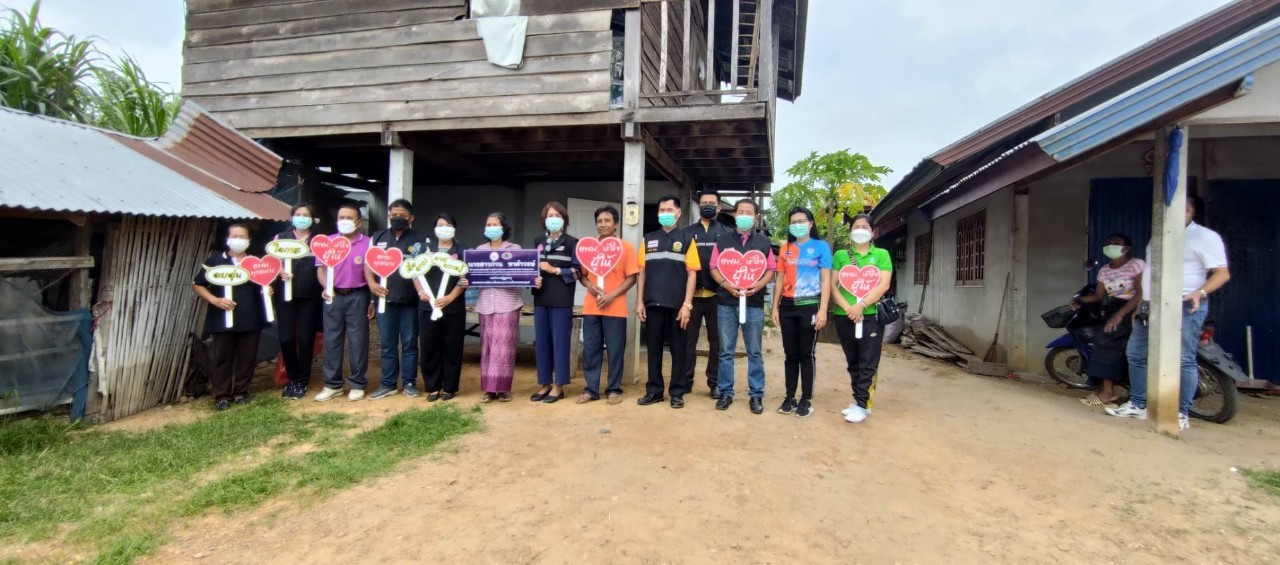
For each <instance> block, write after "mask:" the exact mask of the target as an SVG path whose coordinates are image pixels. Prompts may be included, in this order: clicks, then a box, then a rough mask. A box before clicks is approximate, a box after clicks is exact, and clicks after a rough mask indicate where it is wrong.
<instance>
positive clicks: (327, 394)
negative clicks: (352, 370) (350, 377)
mask: <svg viewBox="0 0 1280 565" xmlns="http://www.w3.org/2000/svg"><path fill="white" fill-rule="evenodd" d="M340 395H342V389H340V388H329V387H325V388H324V390H321V391H320V394H317V395H316V402H328V401H329V400H331V399H332V398H333V397H335V396H340Z"/></svg>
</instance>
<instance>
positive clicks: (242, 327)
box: [192, 251, 267, 333]
mask: <svg viewBox="0 0 1280 565" xmlns="http://www.w3.org/2000/svg"><path fill="white" fill-rule="evenodd" d="M234 264H235V261H233V260H232V259H231V256H230V255H229V254H227V253H226V252H224V251H215V252H214V253H213V254H212V255H209V258H208V259H205V261H204V266H205V267H218V266H221V265H234ZM204 273H205V270H204V269H203V268H201V269H200V270H199V271H197V272H196V277H195V280H194V281H192V283H193V284H196V285H199V286H203V287H205V288H207V289H209V292H212V293H213V295H214V296H216V297H218V298H222V297H223V296H225V295H224V294H223V292H224V291H223V287H221V286H219V285H216V284H212V283H210V282H209V279H207V278H205V276H204ZM231 300H232V301H233V302H235V303H236V307H235V310H233V312H234V313H235V314H234V316H233V317H234V318H235V319H234V320H233V321H234V322H235V323H234V324H233V325H232V326H231V327H230V328H228V327H227V321H226V316H225V314H226V312H225V311H224V310H222V309H221V308H218V307H216V306H214V305H212V304H208V308H209V309H208V311H206V312H205V315H204V331H205V333H224V332H252V331H258V330H261V329H262V328H265V327H267V310H266V307H265V306H263V304H262V287H261V286H258V284H257V283H254V282H253V281H248V282H245V283H244V284H242V285H240V286H233V287H231Z"/></svg>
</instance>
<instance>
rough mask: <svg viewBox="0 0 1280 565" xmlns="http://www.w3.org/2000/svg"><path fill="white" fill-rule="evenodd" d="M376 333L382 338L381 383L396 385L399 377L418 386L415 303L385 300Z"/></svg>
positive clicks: (388, 385) (416, 307)
mask: <svg viewBox="0 0 1280 565" xmlns="http://www.w3.org/2000/svg"><path fill="white" fill-rule="evenodd" d="M378 333H379V334H380V337H381V339H382V382H381V383H380V384H381V385H382V386H384V387H387V388H396V377H397V376H399V377H400V380H401V381H404V384H407V385H408V384H411V385H414V386H417V382H418V305H417V304H393V303H391V302H388V303H387V311H386V312H383V313H381V314H378ZM397 349H399V351H397ZM352 355H355V352H352Z"/></svg>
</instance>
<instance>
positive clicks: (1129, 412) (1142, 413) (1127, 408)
mask: <svg viewBox="0 0 1280 565" xmlns="http://www.w3.org/2000/svg"><path fill="white" fill-rule="evenodd" d="M1105 410H1106V411H1107V413H1108V414H1111V415H1112V416H1116V417H1118V418H1134V419H1137V420H1146V419H1147V409H1146V408H1138V407H1137V406H1134V405H1133V403H1132V402H1126V403H1124V404H1121V405H1120V406H1117V407H1115V408H1106V409H1105Z"/></svg>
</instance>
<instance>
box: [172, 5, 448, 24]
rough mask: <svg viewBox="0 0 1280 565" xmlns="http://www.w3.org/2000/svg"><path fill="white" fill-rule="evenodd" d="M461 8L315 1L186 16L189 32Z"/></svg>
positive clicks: (196, 13) (194, 13)
mask: <svg viewBox="0 0 1280 565" xmlns="http://www.w3.org/2000/svg"><path fill="white" fill-rule="evenodd" d="M450 7H455V8H459V12H460V13H461V12H462V11H464V9H463V2H462V0H315V1H312V2H301V3H296V4H280V5H268V6H256V7H252V8H239V9H233V10H222V11H217V12H192V11H188V12H187V29H214V28H220V27H235V26H245V25H253V24H266V23H280V22H291V21H296V20H306V19H312V18H323V17H326V16H341V15H344V14H356V13H361V12H364V13H368V12H389V11H395V10H414V9H419V8H450Z"/></svg>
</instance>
